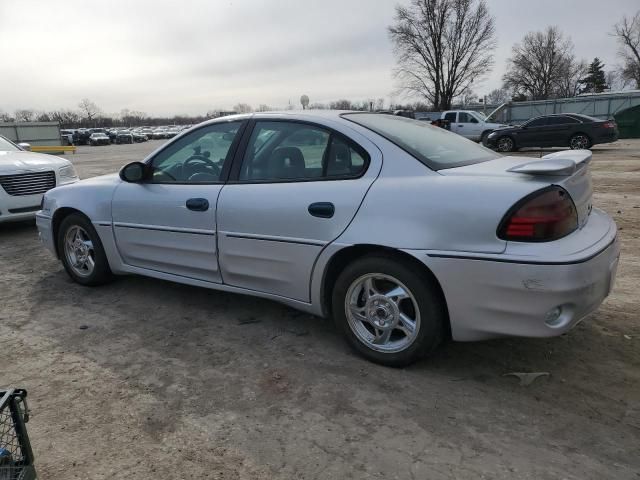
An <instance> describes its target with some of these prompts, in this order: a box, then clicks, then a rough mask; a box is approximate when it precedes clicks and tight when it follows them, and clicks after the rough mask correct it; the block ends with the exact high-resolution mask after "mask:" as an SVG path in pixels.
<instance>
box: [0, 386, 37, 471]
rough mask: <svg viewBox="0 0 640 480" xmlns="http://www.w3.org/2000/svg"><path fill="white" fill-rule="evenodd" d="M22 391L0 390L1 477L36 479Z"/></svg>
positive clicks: (24, 395)
mask: <svg viewBox="0 0 640 480" xmlns="http://www.w3.org/2000/svg"><path fill="white" fill-rule="evenodd" d="M25 397H26V392H25V391H24V390H9V391H0V480H28V479H34V478H35V469H34V468H33V453H32V452H31V445H30V443H29V438H28V436H27V430H26V427H25V422H27V421H28V419H29V418H28V413H27V407H26V403H25Z"/></svg>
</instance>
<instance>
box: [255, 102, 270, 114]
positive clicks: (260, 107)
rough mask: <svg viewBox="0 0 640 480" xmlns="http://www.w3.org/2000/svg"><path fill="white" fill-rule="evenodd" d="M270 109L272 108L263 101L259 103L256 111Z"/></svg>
mask: <svg viewBox="0 0 640 480" xmlns="http://www.w3.org/2000/svg"><path fill="white" fill-rule="evenodd" d="M272 110H273V108H272V107H270V106H269V105H267V104H265V103H261V104H260V106H258V111H259V112H270V111H272Z"/></svg>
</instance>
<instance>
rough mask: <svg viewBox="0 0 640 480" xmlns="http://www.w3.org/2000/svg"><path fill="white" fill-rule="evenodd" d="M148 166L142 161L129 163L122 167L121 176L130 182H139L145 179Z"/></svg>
mask: <svg viewBox="0 0 640 480" xmlns="http://www.w3.org/2000/svg"><path fill="white" fill-rule="evenodd" d="M146 171H147V166H146V165H145V164H144V163H142V162H132V163H128V164H127V165H125V166H124V167H122V168H121V169H120V178H121V179H122V180H123V181H125V182H128V183H139V182H141V181H142V180H144V177H145V173H146Z"/></svg>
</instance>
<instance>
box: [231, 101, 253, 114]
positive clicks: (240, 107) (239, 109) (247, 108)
mask: <svg viewBox="0 0 640 480" xmlns="http://www.w3.org/2000/svg"><path fill="white" fill-rule="evenodd" d="M233 111H234V112H236V113H251V112H253V108H252V107H251V105H249V104H248V103H238V104H237V105H235V106H234V107H233Z"/></svg>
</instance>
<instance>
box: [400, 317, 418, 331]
mask: <svg viewBox="0 0 640 480" xmlns="http://www.w3.org/2000/svg"><path fill="white" fill-rule="evenodd" d="M398 328H399V329H400V330H402V331H403V332H404V334H405V335H407V336H411V335H414V334H415V333H416V322H415V320H413V319H412V318H409V317H408V316H407V314H405V313H401V314H400V322H399V323H398Z"/></svg>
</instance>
